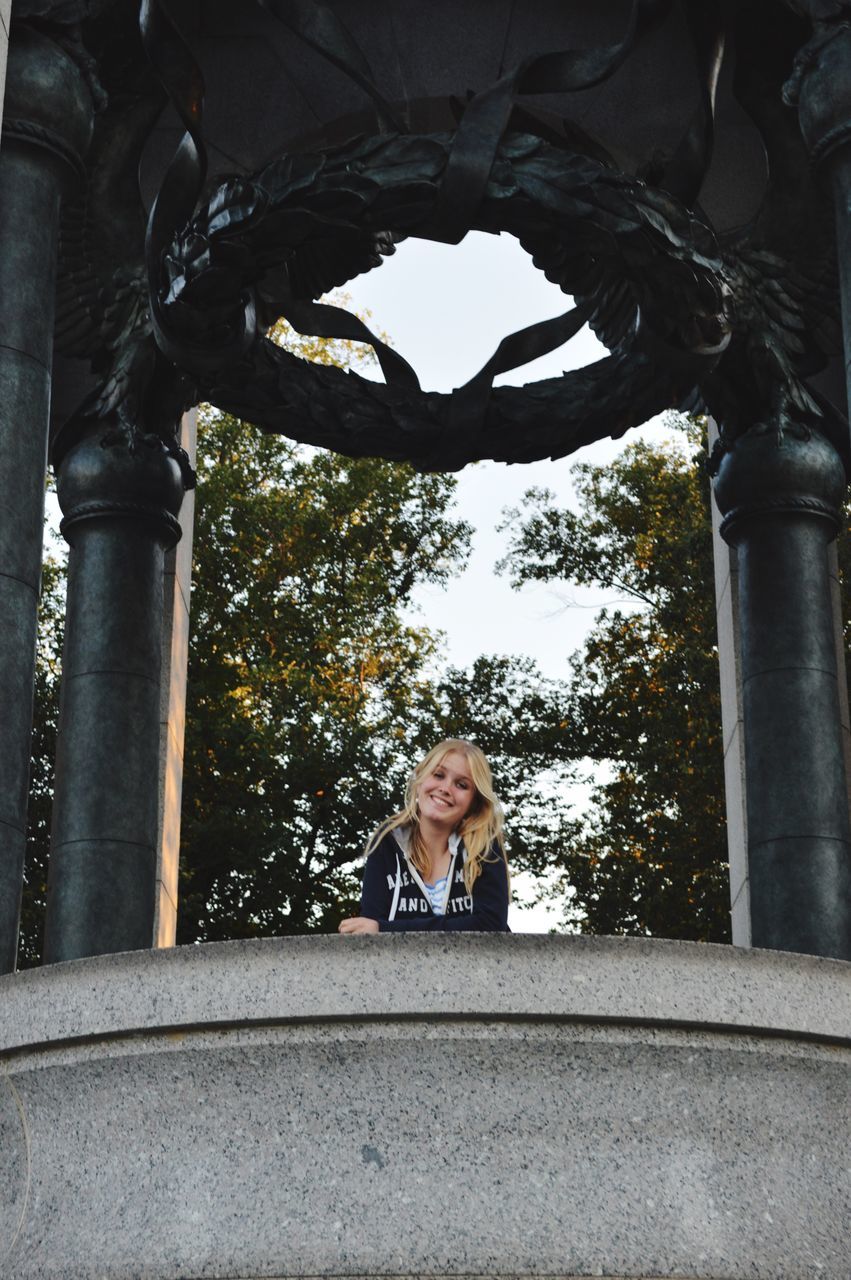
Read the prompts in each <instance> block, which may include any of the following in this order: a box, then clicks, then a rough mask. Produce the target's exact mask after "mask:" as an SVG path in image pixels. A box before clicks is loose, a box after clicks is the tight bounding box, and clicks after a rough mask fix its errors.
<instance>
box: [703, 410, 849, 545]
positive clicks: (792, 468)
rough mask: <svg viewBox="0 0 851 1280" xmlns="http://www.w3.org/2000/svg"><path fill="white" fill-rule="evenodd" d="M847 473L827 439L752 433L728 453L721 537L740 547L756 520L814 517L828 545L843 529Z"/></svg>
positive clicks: (720, 497) (720, 493)
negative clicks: (746, 527) (746, 526)
mask: <svg viewBox="0 0 851 1280" xmlns="http://www.w3.org/2000/svg"><path fill="white" fill-rule="evenodd" d="M844 493H845V468H844V467H843V465H842V461H841V459H840V457H839V454H838V453H837V452H836V450H835V449H834V448H833V446H832V445H831V444H829V443H828V441H827V440H825V438H824V436H821V435H819V434H818V433H817V432H815V431H810V432H809V433H807V434H806V435H804V434H803V433H801V434H798V433H795V434H792V432H790V431H787V432H785V433H784V435H783V436H782V437H781V438H779V439H778V436H777V434H776V433H774V432H769V431H748V432H746V433H745V434H744V435H743V436H740V437H739V439H738V440H737V441H736V442H735V444H734V445H733V446H732V447H731V448H729V449H728V450H727V452H726V453H725V454H724V456H723V458H722V460H721V464H720V466H719V468H718V474H717V478H716V481H715V501H716V502H717V503H718V509H719V510H720V512H721V515H722V516H723V520H722V522H721V530H720V532H721V536H722V537H723V538H724V540H725V542H728V543H730V544H731V545H733V546H735V545H736V543H737V541H738V540H739V537H740V535H741V531H742V528H743V526H744V524H745V523H746V522H748V521H750V520H752V519H758V518H766V517H775V518H776V517H778V516H809V517H814V518H816V519H818V520H821V521H823V522H824V524H825V533H826V541H828V542H829V541H832V539H833V538H835V537H836V535H837V533H838V532H839V530H840V528H841V521H842V510H841V509H842V499H843V496H844Z"/></svg>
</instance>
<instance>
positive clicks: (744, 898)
mask: <svg viewBox="0 0 851 1280" xmlns="http://www.w3.org/2000/svg"><path fill="white" fill-rule="evenodd" d="M717 439H718V427H717V426H716V424H715V422H714V421H713V419H711V418H710V419H709V447H710V450H711V449H712V447H713V446H714V445H715V442H716V441H717ZM711 512H712V559H713V565H714V570H715V620H716V625H717V628H718V675H719V680H720V685H721V733H722V739H723V743H724V799H725V808H726V814H727V857H728V860H729V864H730V932H731V935H732V941H733V945H734V946H737V947H749V946H750V945H751V904H750V884H749V879H748V822H747V802H746V797H747V778H746V776H745V728H744V720H743V714H742V659H741V628H740V626H739V566H738V562H737V558H736V549H735V547H731V546H728V545H727V543H726V542H725V541H724V539H723V538H722V537H721V513H720V512H719V510H718V504H717V503H715V502H713V503H712V504H711Z"/></svg>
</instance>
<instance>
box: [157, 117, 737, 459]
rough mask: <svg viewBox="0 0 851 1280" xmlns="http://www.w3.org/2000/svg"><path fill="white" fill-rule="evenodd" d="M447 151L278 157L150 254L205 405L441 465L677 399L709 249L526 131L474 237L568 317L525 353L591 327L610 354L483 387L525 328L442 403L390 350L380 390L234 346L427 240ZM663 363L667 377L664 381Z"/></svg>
mask: <svg viewBox="0 0 851 1280" xmlns="http://www.w3.org/2000/svg"><path fill="white" fill-rule="evenodd" d="M451 143H452V137H451V135H448V134H446V135H428V136H416V137H412V136H410V135H407V136H400V135H382V136H380V137H377V138H370V139H362V140H359V141H357V142H355V143H354V144H352V145H350V146H348V147H345V148H341V149H339V150H336V151H334V152H332V153H330V154H327V155H317V156H295V157H289V156H286V157H284V158H282V159H280V160H277V161H275V162H274V163H273V164H271V165H270V166H269V167H268V168H267V169H265V170H264V171H263V172H262V173H260V174H258V175H257V176H256V177H255V178H254V179H252V180H245V179H241V178H240V179H234V180H232V181H230V182H226V183H224V184H223V185H222V186H220V187H219V188H218V189H217V190H216V192H215V193H214V195H213V196H212V198H211V199H210V200H209V201H208V202H207V203H206V204H205V205H204V207H203V208H202V209H201V210H200V212H199V213H198V214H197V216H196V217H195V218H194V219H193V220H192V222H191V223H190V225H189V226H188V227H187V228H186V230H185V231H184V232H183V233H182V234H181V235H180V236H179V237H178V238H177V239H176V240H175V241H174V242H173V244H172V245H171V247H170V249H169V250H168V252H167V254H166V255H165V270H166V277H167V284H165V285H164V286H163V288H162V290H161V293H160V298H159V300H158V301H159V318H160V326H161V331H162V332H164V333H165V334H166V335H167V341H168V342H169V343H170V344H173V351H174V353H175V355H177V356H178V358H179V361H180V364H181V365H182V367H183V368H185V369H186V368H188V369H189V370H191V372H192V373H193V374H195V376H197V377H198V379H199V383H200V390H201V393H202V395H204V396H205V397H206V398H208V399H210V400H211V401H212V402H213V403H215V404H216V405H218V406H219V407H220V408H223V409H226V410H227V411H229V412H233V413H236V414H239V415H240V416H242V417H244V418H247V419H248V420H250V421H252V422H255V423H256V424H257V425H259V426H261V427H262V428H264V429H265V430H268V431H280V432H284V433H285V434H287V435H289V436H292V437H294V438H296V439H299V440H302V441H307V442H309V443H312V444H319V445H326V446H328V447H331V448H334V449H336V450H338V451H340V452H343V453H348V454H354V455H362V454H380V455H381V456H384V457H390V458H397V459H411V460H413V461H415V462H416V463H417V464H418V465H420V466H426V467H429V466H435V467H438V466H439V467H442V468H448V467H452V468H455V467H459V466H463V465H464V464H465V463H466V462H469V461H472V460H474V459H477V458H485V457H486V458H497V459H502V460H505V461H526V460H530V459H533V458H540V457H545V456H553V457H555V456H560V455H562V454H564V453H568V452H570V451H571V450H573V449H575V448H577V447H578V446H579V445H581V444H583V443H585V442H586V441H588V440H593V439H596V438H598V437H599V436H600V435H603V434H615V435H617V434H620V433H622V432H623V431H625V430H626V429H627V428H628V427H629V426H632V425H634V424H636V423H637V422H641V421H644V420H646V419H647V418H648V417H649V416H651V415H652V414H653V413H655V412H658V411H659V410H660V409H662V408H665V407H667V406H669V405H670V404H672V403H679V401H680V400H682V399H683V397H684V396H685V395H686V394H687V393H688V392H689V391H690V390H691V388H692V387H693V386H694V384H695V381H696V377H695V374H696V370H697V369H698V368H701V369H706V368H708V367H709V366H711V365H713V364H714V363H715V362H716V361H717V359H718V357H719V355H720V354H721V352H722V351H723V349H724V347H725V346H726V343H727V338H728V332H727V324H726V318H725V315H724V292H725V287H726V286H725V284H724V280H723V267H722V263H721V260H720V257H719V251H718V246H717V244H716V241H715V237H714V236H713V235H712V233H711V232H710V231H709V229H708V228H707V227H706V226H705V225H704V224H702V223H701V222H700V221H698V220H697V219H696V218H695V217H694V216H693V215H692V214H691V213H690V212H689V211H688V210H687V209H685V208H684V207H683V206H682V205H680V204H678V203H677V202H676V201H675V200H673V199H672V198H671V197H670V196H668V195H667V194H666V193H664V192H660V191H654V190H652V189H651V188H648V187H647V186H645V184H644V183H642V182H640V181H638V180H636V179H633V178H629V177H627V176H626V175H624V174H622V173H619V172H618V171H617V170H615V169H614V168H612V167H609V166H608V165H607V164H606V163H604V162H603V161H602V160H600V159H596V158H593V157H591V156H588V155H583V154H581V153H579V152H566V151H564V150H561V149H559V148H557V147H555V146H552V145H550V144H549V143H547V142H544V141H542V140H541V139H540V138H537V137H534V136H532V135H528V134H514V135H509V136H507V137H506V138H505V139H503V141H502V142H501V144H500V146H499V149H498V152H497V156H496V160H495V162H494V165H493V168H492V170H491V174H490V178H489V181H488V184H487V189H486V192H485V196H484V199H483V200H482V202H481V205H480V208H479V213H478V216H477V218H476V221H475V224H474V225H475V227H476V228H478V229H480V230H483V231H490V232H498V231H507V232H509V233H511V234H514V235H515V236H516V237H517V238H518V240H519V241H520V243H521V244H522V245H523V247H524V248H525V249H526V251H527V252H528V253H529V254H530V255H531V256H532V259H533V261H534V263H535V265H536V266H537V267H539V268H540V269H541V270H543V271H544V272H545V274H546V276H547V278H548V279H550V280H551V281H553V282H554V283H555V284H557V285H558V286H559V287H560V288H561V289H562V290H563V291H564V292H565V293H569V294H571V295H574V296H575V297H577V298H578V299H579V300H580V305H579V306H578V307H577V308H576V309H575V310H574V311H572V312H571V313H569V315H568V316H565V317H562V318H561V320H558V321H551V322H549V323H548V325H546V326H536V332H535V333H534V335H532V338H531V341H532V345H533V346H535V347H536V349H535V350H534V351H533V354H537V351H538V349H540V346H541V341H543V343H544V344H545V345H544V349H546V346H547V345H548V346H552V345H559V344H560V342H561V341H564V340H565V338H566V337H569V336H570V335H571V333H572V332H575V331H576V329H578V327H579V325H580V324H581V323H582V322H584V320H585V318H586V317H587V318H588V319H589V320H590V322H591V324H592V326H593V327H594V329H595V331H596V332H597V333H598V335H599V336H600V338H601V339H602V340H603V341H604V342H605V343H606V345H607V346H608V347H609V348H610V349H611V350H613V351H614V352H615V354H614V355H613V356H611V357H609V358H608V359H606V360H603V361H600V362H598V363H597V364H596V365H593V366H591V367H589V368H588V369H586V370H580V371H577V372H573V373H568V374H565V375H564V376H563V377H561V378H556V379H549V380H546V381H543V382H539V383H535V384H531V385H530V386H527V387H523V388H516V387H511V388H499V389H497V390H491V389H490V384H491V380H492V378H493V375H494V373H495V372H498V371H499V369H500V368H501V367H511V365H512V364H513V363H516V360H514V359H512V355H513V354H516V353H514V352H512V350H511V348H512V346H514V347H515V348H516V347H518V346H520V347H522V346H523V342H524V340H525V339H526V338H527V336H528V335H529V332H530V331H527V332H526V334H523V335H514V336H513V338H512V339H509V340H508V342H507V344H503V348H502V351H501V353H498V355H497V357H496V358H495V360H494V361H492V362H490V364H489V366H488V367H487V368H486V370H485V371H484V372H483V374H482V375H479V377H478V378H477V379H474V380H473V382H472V383H470V384H468V386H467V387H466V388H462V389H461V391H460V392H455V393H453V394H452V395H441V394H437V393H432V392H423V391H420V390H419V387H418V384H417V383H416V380H415V378H414V376H413V373H412V371H410V370H409V369H408V368H407V366H404V362H401V361H398V360H397V361H396V362H394V361H393V358H392V356H391V357H388V353H387V352H386V351H380V355H381V357H382V363H383V364H384V365H385V371H386V372H387V373H388V374H389V375H390V379H391V381H390V383H389V385H381V384H376V383H374V382H370V381H367V380H365V379H363V378H360V377H358V376H357V375H355V374H346V373H342V372H341V371H340V370H337V369H333V368H327V367H320V366H311V365H309V364H306V363H305V362H304V361H302V360H300V359H297V358H295V357H293V356H292V355H289V354H288V353H287V352H285V351H283V350H281V349H280V348H279V347H278V346H276V345H275V344H273V343H272V342H270V341H269V340H268V339H266V338H264V337H263V336H261V335H259V334H255V335H251V339H252V340H251V342H250V343H249V342H247V341H246V340H245V337H244V335H243V334H242V325H243V323H244V315H245V314H246V311H247V314H248V316H249V321H248V323H249V325H250V324H251V323H252V322H253V317H254V314H255V312H256V313H258V314H260V315H261V317H264V318H265V319H266V321H267V322H268V321H271V320H272V319H274V318H276V317H277V316H278V315H280V314H283V315H285V316H287V318H288V319H291V320H292V321H293V322H294V323H295V324H296V326H297V327H299V328H301V327H309V326H310V321H311V319H314V320H318V321H319V323H321V322H322V321H323V320H324V319H325V318H326V317H327V315H328V313H329V312H330V309H319V310H316V311H312V312H311V310H309V309H306V308H305V307H304V305H303V301H302V300H304V299H306V298H309V297H316V296H319V295H320V294H321V293H323V292H325V291H326V290H327V289H330V288H331V287H333V286H335V285H338V284H342V283H345V282H346V281H347V280H348V279H350V278H351V277H352V276H353V275H354V274H356V273H357V272H359V271H362V270H364V269H369V267H370V266H372V265H374V264H376V263H377V262H380V260H381V257H380V255H383V254H386V253H388V252H392V249H393V243H394V241H398V240H399V239H401V238H403V237H405V236H408V235H411V234H414V235H419V236H426V237H428V235H429V231H430V218H431V217H432V214H433V211H434V208H435V204H436V202H437V200H438V197H439V193H440V189H441V181H442V178H443V174H444V171H445V169H446V165H447V158H448V155H449V150H450V146H451ZM248 298H251V299H252V303H251V305H249V306H247V307H246V301H247V299H248ZM336 314H337V313H336V312H335V315H336ZM318 328H319V325H318V324H317V325H315V326H314V328H313V331H317V330H318ZM223 336H224V339H225V341H224V343H223V342H222V338H223ZM346 336H363V335H362V334H360V335H359V334H357V333H355V332H354V331H353V330H350V329H347V330H346ZM235 345H236V346H237V347H239V349H240V358H239V359H238V360H237V361H234V360H233V359H232V356H231V355H230V354H229V353H230V352H232V351H233V349H234V346H235ZM243 349H244V351H243ZM663 351H664V352H665V353H667V356H668V359H666V361H665V364H666V365H668V367H669V371H668V373H667V374H666V375H665V376H660V366H659V363H658V357H659V353H661V352H663ZM193 352H194V353H196V358H197V363H195V362H194V361H193ZM526 358H531V357H530V356H528V355H527V356H526ZM506 362H507V363H506ZM211 365H213V366H216V367H215V371H214V372H213V371H212V370H211Z"/></svg>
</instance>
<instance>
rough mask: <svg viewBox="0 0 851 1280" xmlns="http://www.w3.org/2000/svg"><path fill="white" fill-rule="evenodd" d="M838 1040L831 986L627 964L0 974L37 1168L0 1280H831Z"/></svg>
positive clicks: (2, 1031)
mask: <svg viewBox="0 0 851 1280" xmlns="http://www.w3.org/2000/svg"><path fill="white" fill-rule="evenodd" d="M850 1030H851V965H847V964H844V963H841V962H838V961H831V960H823V959H815V958H812V957H798V956H786V955H782V954H777V953H766V952H758V951H747V952H744V951H739V950H736V949H727V948H722V947H709V946H697V945H694V944H687V943H666V942H653V941H635V940H626V939H619V940H614V939H587V938H542V937H531V936H529V937H523V936H516V937H512V938H493V937H488V936H466V937H464V936H457V937H451V936H449V935H445V936H442V937H441V936H433V937H419V938H417V937H414V936H408V937H405V936H404V935H403V936H393V937H387V938H378V939H369V938H365V939H342V938H334V937H328V938H313V939H308V938H300V939H284V940H275V941H268V942H250V943H227V944H219V945H214V946H206V947H190V948H182V949H177V950H171V951H164V952H152V953H145V952H139V953H128V954H125V955H118V956H109V957H107V956H103V957H98V958H97V959H94V960H84V961H77V962H74V963H70V964H64V965H57V966H54V967H52V968H47V969H44V970H41V971H32V972H30V973H23V974H20V975H17V976H15V977H7V978H4V979H0V1046H1V1047H2V1049H3V1050H4V1058H5V1061H4V1067H5V1071H6V1073H7V1075H8V1080H9V1082H11V1083H12V1084H13V1085H14V1088H15V1090H16V1092H17V1096H18V1097H19V1098H20V1106H21V1109H22V1111H23V1117H24V1118H25V1123H26V1129H27V1132H28V1134H29V1146H30V1153H31V1157H30V1158H31V1175H30V1178H31V1184H30V1191H29V1198H28V1201H27V1207H26V1212H25V1214H24V1217H23V1222H22V1225H21V1229H20V1234H19V1235H18V1238H17V1242H16V1244H15V1246H14V1248H13V1249H12V1251H11V1253H10V1255H9V1256H8V1258H7V1260H6V1263H5V1266H4V1275H5V1276H7V1277H9V1280H31V1278H32V1277H36V1276H38V1277H40V1278H41V1277H59V1276H61V1277H63V1280H84V1278H85V1280H94V1278H95V1277H98V1278H99V1280H101V1278H107V1277H109V1278H110V1280H111V1278H112V1277H115V1278H116V1280H117V1278H118V1277H122V1280H123V1278H124V1277H128V1276H134V1277H137V1276H138V1277H144V1278H145V1280H148V1278H151V1280H153V1278H154V1277H156V1278H157V1280H160V1278H165V1277H168V1278H169V1280H177V1277H183V1278H189V1277H193V1278H196V1280H200V1277H225V1276H227V1277H246V1278H247V1277H259V1276H264V1277H283V1276H287V1277H289V1276H305V1275H310V1276H319V1275H323V1276H341V1275H347V1276H356V1275H362V1276H367V1275H369V1276H375V1275H382V1276H394V1275H406V1276H410V1275H465V1276H475V1275H479V1276H485V1275H487V1276H509V1275H511V1276H521V1275H529V1276H532V1275H535V1276H543V1275H546V1276H562V1277H564V1276H591V1275H595V1276H624V1277H625V1276H645V1277H647V1276H658V1277H662V1276H665V1277H667V1276H674V1275H677V1276H680V1275H684V1276H694V1277H712V1278H713V1280H722V1278H723V1280H727V1278H729V1280H733V1278H734V1277H735V1278H742V1277H745V1276H747V1277H749V1278H750V1277H755V1278H756V1280H763V1278H764V1280H786V1278H788V1280H792V1278H793V1277H794V1280H804V1277H810V1276H813V1277H815V1276H820V1277H824V1278H832V1277H835V1278H836V1280H839V1278H840V1277H841V1278H842V1280H847V1256H848V1248H847V1244H848V1228H847V1222H848V1220H849V1212H851V1172H849V1168H848V1159H847V1151H848V1149H849V1145H851V1108H849V1105H848V1103H849V1086H848V1080H849V1068H851V1040H849V1031H850ZM21 1127H22V1120H21V1115H20V1111H18V1109H17V1108H16V1109H15V1110H14V1111H12V1110H10V1109H9V1108H7V1107H4V1108H0V1150H4V1151H5V1150H7V1149H8V1150H14V1148H15V1144H16V1143H17V1144H18V1145H20V1133H21ZM2 1225H3V1227H4V1230H6V1231H7V1233H8V1229H9V1224H7V1223H6V1221H5V1219H3V1222H2ZM7 1240H8V1234H7Z"/></svg>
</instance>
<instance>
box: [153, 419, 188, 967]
mask: <svg viewBox="0 0 851 1280" xmlns="http://www.w3.org/2000/svg"><path fill="white" fill-rule="evenodd" d="M197 420H198V411H197V409H190V410H189V412H188V413H185V414H184V415H183V421H182V422H181V427H180V444H181V447H182V448H183V449H185V450H186V453H187V456H188V458H189V462H190V463H191V465H192V466H193V467H194V465H195V437H196V430H197ZM194 517H195V492H194V490H190V492H189V493H187V495H186V497H185V498H184V499H183V505H182V506H181V508H180V529H181V538H180V541H179V542H178V544H177V546H176V547H173V548H172V549H171V551H169V552H168V553H167V555H166V560H165V580H164V584H163V585H164V595H165V600H164V613H163V666H162V681H161V691H160V767H159V839H158V846H157V893H156V910H155V914H154V937H153V945H154V946H155V947H173V946H174V943H175V939H176V936H177V879H178V869H179V861H180V802H181V799H182V795H183V736H184V727H185V723H186V674H187V666H188V662H189V593H190V589H191V585H192V529H193V523H194Z"/></svg>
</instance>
